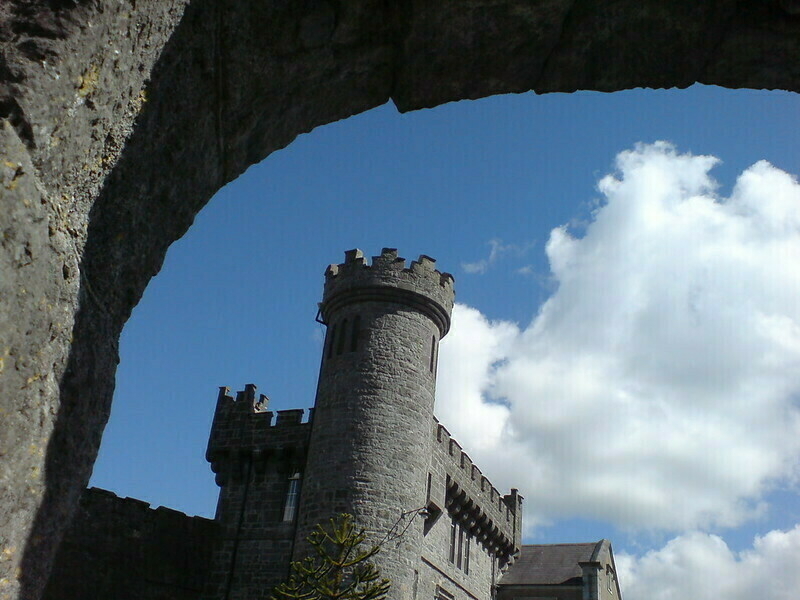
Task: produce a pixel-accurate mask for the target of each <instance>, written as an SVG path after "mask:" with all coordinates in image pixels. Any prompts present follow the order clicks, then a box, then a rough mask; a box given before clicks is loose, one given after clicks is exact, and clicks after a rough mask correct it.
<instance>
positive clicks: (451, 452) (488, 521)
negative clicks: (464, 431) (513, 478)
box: [431, 419, 522, 565]
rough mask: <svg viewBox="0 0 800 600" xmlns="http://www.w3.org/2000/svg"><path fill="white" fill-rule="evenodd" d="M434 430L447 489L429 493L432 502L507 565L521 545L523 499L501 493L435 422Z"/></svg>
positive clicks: (512, 491) (514, 493) (517, 493)
mask: <svg viewBox="0 0 800 600" xmlns="http://www.w3.org/2000/svg"><path fill="white" fill-rule="evenodd" d="M433 431H434V444H433V448H434V452H435V453H438V454H439V456H440V457H443V460H442V464H444V468H445V471H446V486H445V488H444V489H443V490H442V489H441V488H439V489H436V490H432V495H431V500H432V502H434V504H436V505H437V506H444V508H446V510H447V512H448V513H450V515H451V516H452V517H453V518H454V519H455V520H456V521H457V522H459V523H461V524H462V526H464V527H466V528H467V529H468V530H469V531H470V532H471V533H472V535H474V536H475V538H476V539H477V540H478V542H480V543H481V544H483V545H484V546H485V547H486V548H487V549H488V550H489V551H490V552H492V553H494V554H495V555H496V556H497V557H498V558H499V559H500V562H501V564H502V565H507V564H510V563H511V562H513V560H514V558H515V556H516V555H517V554H518V553H519V548H520V544H521V542H522V496H520V495H519V492H518V491H517V490H516V489H512V490H511V491H510V493H508V494H501V493H500V492H499V491H498V490H497V488H495V487H494V485H492V483H491V481H489V479H488V478H487V477H486V476H485V475H484V474H483V473H482V472H481V470H480V469H479V468H478V466H477V465H475V464H474V463H473V462H472V459H471V458H470V457H469V455H468V454H467V453H466V452H464V450H463V449H462V448H461V445H460V444H459V443H458V442H457V441H456V440H455V439H453V438H452V437H451V436H450V432H449V431H447V429H446V428H445V427H444V426H443V425H441V424H440V423H439V422H438V421H437V420H436V419H434V427H433ZM437 496H438V497H437ZM442 496H443V497H442Z"/></svg>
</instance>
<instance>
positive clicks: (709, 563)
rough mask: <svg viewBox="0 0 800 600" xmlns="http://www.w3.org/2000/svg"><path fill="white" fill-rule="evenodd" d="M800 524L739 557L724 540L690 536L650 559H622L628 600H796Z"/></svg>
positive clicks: (762, 540) (622, 580) (763, 539)
mask: <svg viewBox="0 0 800 600" xmlns="http://www.w3.org/2000/svg"><path fill="white" fill-rule="evenodd" d="M798 556H800V525H798V526H796V527H795V528H794V529H791V530H789V531H780V530H775V531H770V532H769V533H767V534H766V535H764V536H763V537H756V539H755V542H754V544H753V547H752V548H750V549H748V550H745V551H744V552H740V553H736V552H733V551H731V549H730V548H729V547H728V546H727V544H725V542H724V541H723V540H722V539H721V538H720V537H718V536H715V535H709V534H706V533H700V532H696V531H695V532H690V533H687V534H684V535H681V536H679V537H676V538H675V539H673V540H670V541H669V542H668V543H667V544H666V545H665V546H664V547H663V548H661V549H659V550H653V551H650V552H648V553H646V554H645V555H644V556H641V557H635V556H632V555H627V554H620V555H619V556H617V557H616V564H617V570H618V571H619V581H620V585H621V586H622V593H623V597H624V598H625V600H685V599H686V598H691V599H692V600H718V599H719V598H725V599H726V600H753V599H754V598H768V599H769V600H794V599H795V598H797V590H798V589H800V569H798V568H797V557H798Z"/></svg>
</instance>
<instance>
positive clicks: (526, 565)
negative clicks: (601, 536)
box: [500, 540, 605, 586]
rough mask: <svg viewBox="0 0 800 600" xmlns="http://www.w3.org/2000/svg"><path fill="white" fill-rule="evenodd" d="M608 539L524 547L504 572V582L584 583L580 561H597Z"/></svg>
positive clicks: (535, 583)
mask: <svg viewBox="0 0 800 600" xmlns="http://www.w3.org/2000/svg"><path fill="white" fill-rule="evenodd" d="M604 541H605V540H600V541H599V542H590V543H586V544H533V545H527V546H522V550H521V553H520V556H519V558H517V560H516V561H515V562H514V564H513V565H511V567H510V568H509V569H508V571H507V572H506V574H505V575H503V578H502V579H501V580H500V585H501V586H506V585H559V584H565V583H575V584H580V578H581V575H582V571H581V567H580V565H579V564H578V563H579V562H588V561H592V560H596V557H597V554H598V552H599V551H600V547H601V546H602V544H603V542H604ZM576 578H577V579H576ZM570 580H573V581H570Z"/></svg>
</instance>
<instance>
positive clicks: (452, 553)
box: [450, 520, 458, 563]
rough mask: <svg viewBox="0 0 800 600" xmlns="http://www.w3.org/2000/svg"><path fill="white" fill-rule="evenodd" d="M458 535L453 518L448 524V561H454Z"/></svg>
mask: <svg viewBox="0 0 800 600" xmlns="http://www.w3.org/2000/svg"><path fill="white" fill-rule="evenodd" d="M457 535H458V525H456V522H455V520H454V521H453V523H452V525H451V526H450V562H451V563H455V562H456V536H457Z"/></svg>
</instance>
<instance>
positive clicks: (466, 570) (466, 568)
mask: <svg viewBox="0 0 800 600" xmlns="http://www.w3.org/2000/svg"><path fill="white" fill-rule="evenodd" d="M466 537H467V539H466V540H464V574H465V575H469V539H470V535H469V534H467V536H466Z"/></svg>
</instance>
